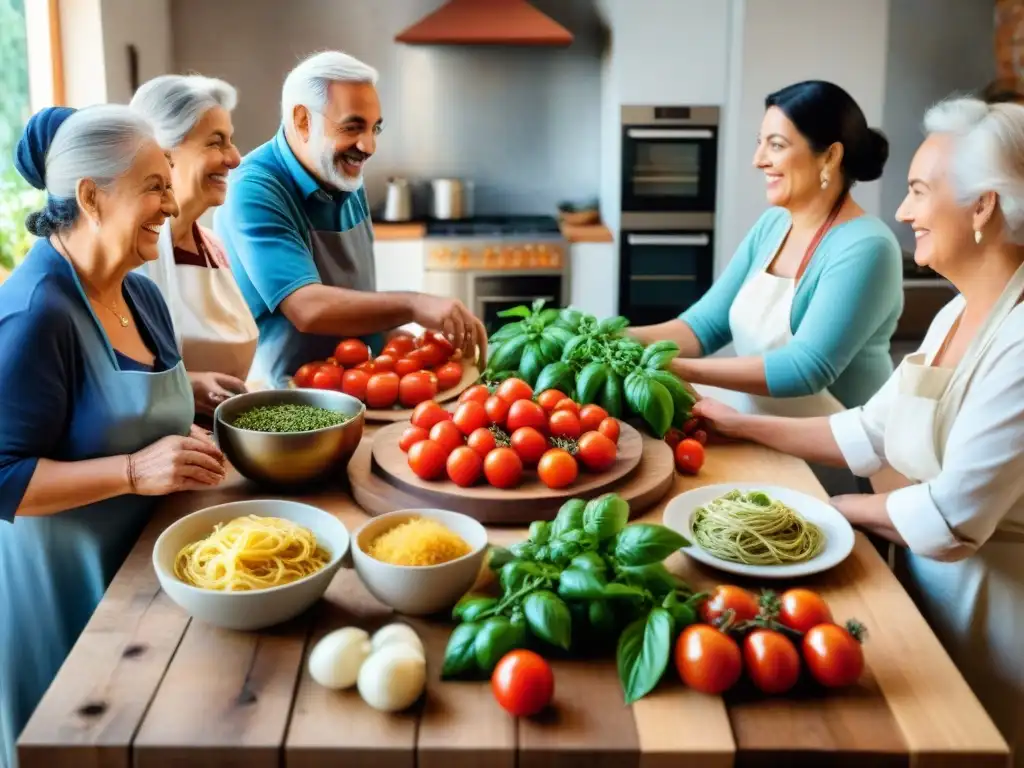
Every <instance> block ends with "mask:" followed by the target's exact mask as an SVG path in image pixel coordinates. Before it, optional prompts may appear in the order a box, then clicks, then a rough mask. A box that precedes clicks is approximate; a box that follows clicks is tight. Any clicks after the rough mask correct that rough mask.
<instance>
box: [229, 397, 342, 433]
mask: <svg viewBox="0 0 1024 768" xmlns="http://www.w3.org/2000/svg"><path fill="white" fill-rule="evenodd" d="M348 418H349V417H348V416H346V415H345V414H344V413H339V412H338V411H331V410H328V409H327V408H317V407H316V406H312V405H299V404H294V403H285V404H282V405H260V406H256V407H255V408H250V409H249V410H248V411H245V412H244V413H241V414H239V416H238V418H236V419H235V420H234V421H233V422H232V424H231V426H233V427H235V428H237V429H248V430H252V431H253V432H312V431H313V430H314V429H326V428H327V427H336V426H338V425H339V424H344V423H345V422H346V421H348Z"/></svg>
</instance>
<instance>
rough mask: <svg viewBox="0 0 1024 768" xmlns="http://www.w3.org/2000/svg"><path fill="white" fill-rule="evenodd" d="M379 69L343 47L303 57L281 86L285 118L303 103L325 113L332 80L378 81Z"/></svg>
mask: <svg viewBox="0 0 1024 768" xmlns="http://www.w3.org/2000/svg"><path fill="white" fill-rule="evenodd" d="M377 77H378V75H377V70H376V69H374V68H373V67H371V66H370V65H369V64H364V63H363V62H361V61H360V60H359V59H357V58H355V57H354V56H349V55H348V54H347V53H342V52H341V51H322V52H321V53H315V54H313V55H312V56H310V57H308V58H307V59H305V60H304V61H302V62H301V63H300V64H299V65H298V66H297V67H295V69H293V70H292V71H291V72H289V73H288V76H287V77H286V78H285V79H284V87H283V88H282V89H281V120H282V122H284V123H285V124H287V123H288V121H289V120H290V119H291V114H292V110H293V109H295V107H297V106H300V105H301V106H303V107H306V108H308V109H311V110H312V111H314V112H318V113H322V112H323V110H324V108H325V107H326V106H327V88H328V86H329V85H330V84H331V83H370V84H371V85H376V84H377Z"/></svg>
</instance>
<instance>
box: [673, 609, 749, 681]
mask: <svg viewBox="0 0 1024 768" xmlns="http://www.w3.org/2000/svg"><path fill="white" fill-rule="evenodd" d="M675 662H676V670H677V671H678V672H679V677H680V678H682V680H683V682H684V683H686V685H688V686H689V687H690V688H693V689H694V690H697V691H701V692H702V693H710V694H713V695H718V694H721V693H725V692H726V691H727V690H729V689H730V688H732V687H733V686H734V685H735V684H736V682H737V681H738V680H739V679H740V674H741V673H742V671H743V656H742V654H741V653H740V647H739V645H737V644H736V641H735V640H733V639H732V638H731V637H729V636H728V635H727V634H725V633H724V632H721V631H720V630H717V629H715V628H714V627H711V626H708V625H707V624H691V625H690V626H688V627H687V628H686V629H684V630H683V632H682V634H681V635H679V639H678V640H677V641H676V648H675Z"/></svg>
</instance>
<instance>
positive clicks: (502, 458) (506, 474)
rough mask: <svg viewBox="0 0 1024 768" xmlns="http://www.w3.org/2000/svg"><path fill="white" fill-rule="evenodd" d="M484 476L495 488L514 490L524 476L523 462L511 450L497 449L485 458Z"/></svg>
mask: <svg viewBox="0 0 1024 768" xmlns="http://www.w3.org/2000/svg"><path fill="white" fill-rule="evenodd" d="M484 475H485V476H486V477H487V482H488V483H490V484H491V485H493V486H494V487H495V488H512V487H513V486H515V485H517V484H518V483H519V480H520V478H521V477H522V476H523V462H522V460H521V459H520V458H519V454H517V453H516V452H515V451H513V450H512V449H511V448H495V449H494V450H493V451H491V452H490V453H488V454H487V456H486V458H484Z"/></svg>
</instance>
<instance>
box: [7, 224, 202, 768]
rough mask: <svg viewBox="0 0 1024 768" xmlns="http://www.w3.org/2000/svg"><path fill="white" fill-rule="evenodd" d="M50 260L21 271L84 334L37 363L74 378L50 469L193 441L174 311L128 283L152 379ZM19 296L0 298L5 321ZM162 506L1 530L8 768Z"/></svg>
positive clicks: (144, 283)
mask: <svg viewBox="0 0 1024 768" xmlns="http://www.w3.org/2000/svg"><path fill="white" fill-rule="evenodd" d="M36 247H37V249H38V248H40V244H37V246H36ZM47 249H49V251H52V253H39V254H33V255H32V257H34V258H35V263H34V264H33V265H30V263H29V262H28V261H26V263H25V264H23V265H22V267H19V270H18V271H20V270H21V269H24V268H25V267H29V271H30V272H31V271H32V270H37V271H38V272H40V273H43V276H42V277H41V278H40V279H41V280H42V281H43V283H44V284H43V285H42V286H41V289H42V290H46V291H63V292H65V293H66V294H67V299H68V300H67V301H63V303H62V304H61V307H62V309H67V311H68V313H69V314H70V315H71V321H72V327H73V329H74V330H73V340H72V341H71V342H70V343H69V344H68V345H67V346H68V349H67V350H66V351H67V352H69V354H67V355H66V357H68V358H69V359H65V360H41V361H40V362H39V365H40V366H42V365H49V366H54V365H59V366H63V368H64V369H65V370H66V371H69V373H70V376H69V377H68V379H69V380H66V381H65V386H66V389H67V398H68V402H67V403H66V413H67V416H66V418H65V420H64V430H63V433H62V434H61V435H60V436H59V437H58V438H55V440H56V446H55V449H54V450H52V451H51V452H50V453H49V454H48V457H49V458H52V459H55V460H61V461H76V460H83V459H90V458H98V457H103V456H113V455H120V454H126V453H133V452H135V451H138V450H140V449H142V448H144V447H146V446H148V445H151V444H152V443H154V442H156V441H157V440H159V439H160V438H162V437H165V436H167V435H187V434H188V433H189V429H190V426H191V424H192V419H193V417H194V405H193V399H192V390H191V386H190V384H189V380H188V376H187V374H186V373H185V369H184V365H183V364H182V362H181V360H180V357H177V356H176V351H175V350H174V348H173V344H174V341H173V329H172V328H171V326H170V322H169V316H167V313H166V307H165V306H162V305H158V304H157V303H156V302H157V301H161V300H159V298H158V297H159V293H158V292H157V290H156V288H155V286H153V285H152V284H151V283H150V282H149V281H148V279H146V278H142V277H141V276H133V275H129V279H126V281H125V292H126V299H127V300H128V301H129V303H130V304H131V306H132V307H133V310H134V316H135V318H136V320H137V321H138V323H139V327H140V330H142V331H143V335H144V337H146V336H147V335H148V337H149V338H150V339H155V340H156V341H155V342H154V344H153V345H152V346H154V347H155V349H154V352H155V354H156V357H157V361H156V362H157V364H156V365H155V366H154V368H153V370H152V371H148V370H146V367H145V366H140V365H131V361H129V360H127V359H125V358H123V357H121V356H120V355H119V354H117V353H115V351H114V349H113V348H112V347H111V346H110V343H109V341H108V340H107V337H106V334H105V333H103V331H102V328H101V326H100V324H99V321H98V319H97V318H96V315H95V314H94V313H93V311H92V308H91V307H90V306H89V303H88V301H87V300H86V298H85V294H84V292H83V291H82V287H81V284H80V283H79V282H78V278H77V276H76V275H75V273H74V270H72V269H71V267H70V265H69V264H67V262H65V261H64V260H63V259H62V258H61V257H60V256H59V254H56V252H55V251H53V249H52V247H51V246H49V244H45V246H44V247H42V250H43V251H46V250H47ZM55 258H56V259H57V260H58V261H55V260H54V259H55ZM45 273H48V274H45ZM17 277H19V276H13V277H12V279H17ZM32 279H34V276H31V277H26V278H25V279H23V280H21V281H19V282H21V283H25V282H27V281H29V280H32ZM5 287H16V286H5ZM22 288H23V289H26V286H22ZM13 295H14V294H13V293H6V292H3V293H0V310H2V309H3V306H2V305H3V304H4V303H6V301H7V300H8V299H9V298H10V297H12V296H13ZM154 296H155V297H157V298H156V299H154ZM62 298H63V297H62ZM154 308H155V309H156V310H157V311H154ZM161 309H162V312H161V311H159V310H161ZM147 314H148V315H149V316H147ZM2 320H3V317H2V312H0V321H2ZM165 321H166V325H165ZM26 322H27V321H26ZM168 340H169V341H168ZM168 344H169V345H170V346H168ZM2 353H3V350H2V349H0V354H2ZM0 365H2V364H0ZM133 368H134V370H132V369H133ZM0 370H3V369H2V368H0ZM10 373H11V371H10V370H9V369H8V370H6V371H5V375H10ZM2 429H3V428H2V425H0V439H3V437H2V435H3V433H2ZM12 440H13V439H12ZM3 448H4V447H3V446H0V451H2V450H3ZM156 501H157V499H155V498H153V497H143V496H134V495H127V496H121V497H117V498H113V499H108V500H106V501H103V502H99V503H97V504H92V505H89V506H84V507H78V508H76V509H71V510H68V511H66V512H61V513H58V514H55V515H49V516H44V517H15V518H14V522H13V524H11V523H8V522H4V521H2V520H0V768H14V767H15V766H16V753H15V746H14V745H15V740H16V739H17V737H18V735H19V733H20V732H21V729H22V728H24V726H25V724H26V722H27V721H28V719H29V717H30V715H31V714H32V711H33V710H34V708H35V707H36V705H37V704H38V702H39V700H40V698H41V697H42V695H43V694H44V693H45V691H46V689H47V687H48V686H49V685H50V683H51V681H52V680H53V678H54V676H55V675H56V673H57V670H58V668H59V667H60V665H61V664H62V662H63V661H64V659H65V657H66V656H67V654H68V652H69V651H70V650H71V647H72V645H74V643H75V640H76V639H77V637H78V635H79V634H80V633H81V631H82V629H83V628H84V627H85V625H86V623H87V622H88V620H89V618H90V617H91V616H92V614H93V611H94V610H95V609H96V606H97V605H98V603H99V601H100V599H101V598H102V597H103V594H104V592H105V590H106V588H107V586H108V585H109V584H110V581H111V580H112V579H113V577H114V574H115V573H116V572H117V570H118V568H120V566H121V564H122V562H123V561H124V559H125V557H127V555H128V553H129V552H130V551H131V549H132V547H133V546H134V544H135V542H136V540H137V539H138V537H139V534H140V533H141V532H142V529H143V528H144V527H145V525H146V524H147V522H148V521H149V516H150V512H151V511H152V509H153V505H154V503H155V502H156Z"/></svg>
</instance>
